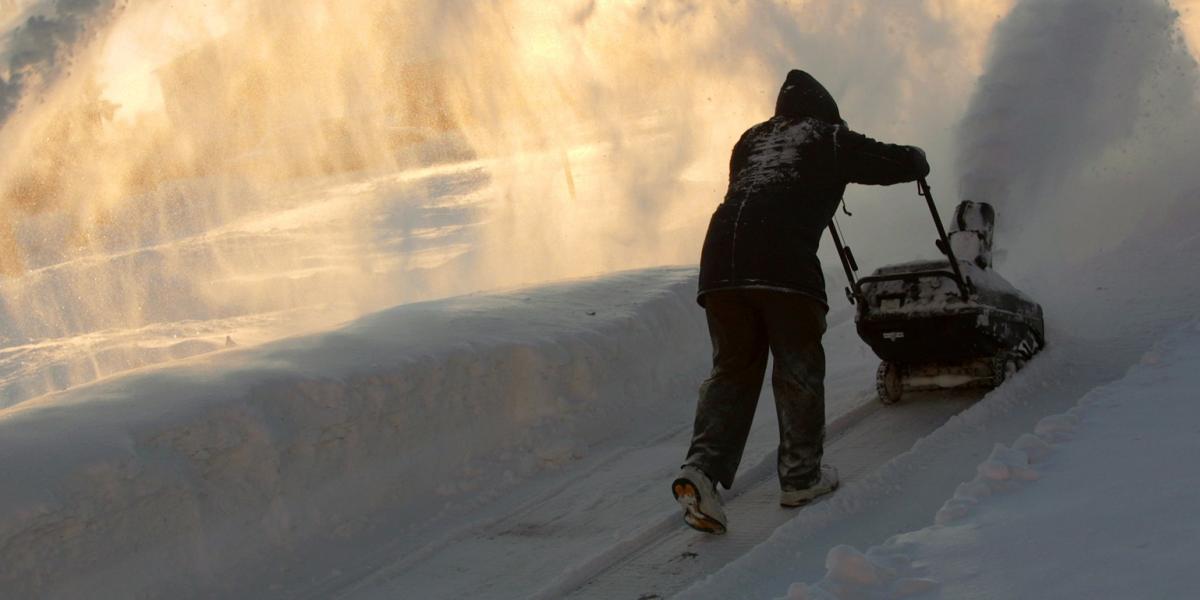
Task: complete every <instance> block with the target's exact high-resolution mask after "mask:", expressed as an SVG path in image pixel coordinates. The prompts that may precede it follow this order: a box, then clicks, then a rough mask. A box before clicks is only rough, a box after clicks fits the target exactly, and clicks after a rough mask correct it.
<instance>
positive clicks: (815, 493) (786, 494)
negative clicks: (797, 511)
mask: <svg viewBox="0 0 1200 600" xmlns="http://www.w3.org/2000/svg"><path fill="white" fill-rule="evenodd" d="M837 486H838V472H837V469H836V468H834V466H833V465H821V478H820V479H818V480H817V482H816V483H814V484H812V485H810V486H808V487H806V488H804V489H800V490H796V489H791V488H786V487H785V488H783V493H782V494H780V496H779V505H780V506H782V507H784V508H796V507H797V506H804V505H805V504H808V503H809V502H812V501H813V500H815V499H817V498H819V497H821V496H824V495H825V494H828V493H830V492H832V491H833V490H836V489H837Z"/></svg>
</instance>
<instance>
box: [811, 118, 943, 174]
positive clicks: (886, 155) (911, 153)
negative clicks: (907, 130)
mask: <svg viewBox="0 0 1200 600" xmlns="http://www.w3.org/2000/svg"><path fill="white" fill-rule="evenodd" d="M834 139H835V144H836V146H837V162H838V168H839V169H840V171H841V173H842V178H843V179H845V180H846V181H847V182H850V183H863V184H867V185H892V184H894V183H903V182H906V181H915V180H917V179H920V178H922V177H924V176H926V175H928V174H929V163H928V162H927V161H926V160H925V152H924V151H922V150H921V149H920V148H917V147H916V146H898V145H896V144H885V143H883V142H878V141H875V140H873V139H871V138H869V137H867V136H865V135H863V134H861V133H856V132H854V131H851V130H850V129H847V128H846V127H838V128H837V130H836V131H834Z"/></svg>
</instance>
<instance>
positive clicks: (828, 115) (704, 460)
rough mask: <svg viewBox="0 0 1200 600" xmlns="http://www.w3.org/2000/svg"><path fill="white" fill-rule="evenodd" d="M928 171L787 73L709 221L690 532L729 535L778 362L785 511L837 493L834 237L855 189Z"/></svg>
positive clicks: (686, 487) (908, 151)
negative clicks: (828, 238)
mask: <svg viewBox="0 0 1200 600" xmlns="http://www.w3.org/2000/svg"><path fill="white" fill-rule="evenodd" d="M928 173H929V164H928V162H926V159H925V153H924V152H923V151H922V150H921V149H920V148H916V147H914V146H898V145H892V144H884V143H881V142H877V141H875V140H873V139H870V138H868V137H866V136H864V135H862V134H860V133H856V132H854V131H851V130H850V128H849V127H848V126H847V125H846V123H845V121H843V120H842V117H841V114H840V113H839V111H838V106H837V103H836V102H835V101H834V99H833V96H831V95H830V94H829V92H828V91H827V90H826V89H825V88H824V87H823V86H822V85H821V84H820V83H819V82H817V80H816V79H814V78H813V77H812V76H811V75H809V74H808V73H806V72H804V71H800V70H792V71H790V72H789V73H788V75H787V79H786V81H784V83H783V87H782V89H780V91H779V97H778V100H777V101H776V104H775V116H773V117H771V118H770V119H769V120H767V121H765V122H763V123H759V124H758V125H755V126H753V127H751V128H750V129H748V130H747V131H746V132H745V133H744V134H742V137H741V139H739V140H738V142H737V145H735V146H734V147H733V155H732V157H731V158H730V161H729V188H728V191H727V192H726V194H725V199H724V201H723V202H722V203H721V204H720V206H718V207H717V209H716V211H715V212H714V213H713V215H712V219H711V221H710V222H709V226H708V233H707V235H706V236H705V239H704V247H703V250H702V252H701V257H700V289H699V293H698V295H697V301H698V302H699V303H700V305H701V306H702V307H704V311H705V315H706V318H707V320H708V330H709V335H710V337H711V338H712V346H713V367H712V373H711V376H710V377H709V378H708V379H707V380H706V381H705V382H704V383H703V385H701V387H700V399H699V403H698V405H697V408H696V419H695V426H694V430H693V435H692V441H691V447H690V448H688V452H687V458H686V460H685V461H684V465H683V467H682V471H681V472H680V474H679V476H678V478H677V479H675V481H674V482H673V483H672V486H671V487H672V493H673V494H674V496H675V498H676V500H677V501H678V502H679V504H680V505H681V506H682V508H683V511H684V518H685V520H686V521H687V523H688V524H689V525H691V526H692V527H693V528H695V529H698V530H700V531H704V532H708V533H724V532H725V530H726V525H727V520H726V517H725V513H724V508H723V506H722V503H721V498H720V495H719V494H718V492H717V490H716V484H717V483H720V484H721V485H722V486H724V487H725V489H729V488H730V487H732V485H733V478H734V474H735V473H736V472H737V467H738V462H739V461H740V460H741V458H742V451H743V449H744V448H745V445H746V438H747V437H748V436H749V434H750V423H751V421H752V419H753V417H754V409H755V406H756V405H757V404H758V396H759V392H760V391H761V389H762V383H763V377H764V373H765V370H766V365H767V354H768V351H769V352H770V354H771V356H773V357H774V368H773V370H772V373H771V387H772V389H773V391H774V394H775V410H776V415H777V417H778V420H779V455H778V460H777V469H778V474H779V483H780V487H781V488H782V493H781V496H780V504H781V505H782V506H785V507H796V506H801V505H804V504H806V503H808V502H810V501H812V500H813V499H815V498H817V497H819V496H821V495H824V494H828V493H830V492H832V491H833V490H834V489H835V488H836V487H837V485H838V476H837V471H836V470H835V469H834V468H833V467H832V466H831V465H822V463H821V460H822V455H823V452H824V449H823V445H824V438H825V389H824V380H825V352H824V349H823V347H822V346H821V336H822V335H823V334H824V333H825V313H826V312H828V310H829V308H828V305H827V300H826V296H825V279H824V276H823V274H822V271H821V263H820V261H819V260H818V258H817V246H818V245H819V243H820V240H821V235H822V233H823V232H824V231H825V229H826V228H827V227H828V226H829V222H830V220H831V219H832V218H833V215H834V212H835V210H836V209H837V207H838V205H839V203H840V202H841V200H842V195H843V193H844V192H845V189H846V185H847V184H849V183H860V184H869V185H891V184H896V183H901V182H906V181H914V180H916V179H919V178H921V177H924V176H925V175H927V174H928Z"/></svg>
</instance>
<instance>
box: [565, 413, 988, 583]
mask: <svg viewBox="0 0 1200 600" xmlns="http://www.w3.org/2000/svg"><path fill="white" fill-rule="evenodd" d="M979 395H980V394H979V393H975V392H970V391H963V392H959V393H955V394H941V395H938V396H932V395H930V396H929V397H926V398H923V399H922V400H920V401H917V402H912V403H909V404H905V405H899V406H894V407H888V408H882V407H877V405H876V404H874V403H872V404H868V405H865V406H863V407H862V408H860V409H859V410H856V411H853V412H851V413H849V414H847V415H845V416H844V417H843V418H841V419H838V420H836V421H834V422H833V423H831V424H830V426H829V441H828V442H827V446H826V457H827V460H828V462H830V463H832V464H834V465H836V466H837V467H838V469H839V471H840V473H841V476H842V481H843V483H844V484H848V483H852V482H855V481H858V480H860V479H862V478H863V477H866V476H867V475H869V474H871V473H872V472H874V471H875V469H877V468H878V467H879V466H880V465H882V464H883V463H885V462H887V460H888V459H890V458H892V457H893V456H896V455H897V454H900V453H903V452H905V451H906V450H908V449H909V448H910V447H911V446H912V444H913V443H914V442H915V441H916V440H917V439H919V438H920V437H922V436H924V435H927V434H928V433H930V432H931V431H933V430H934V429H936V428H938V427H940V426H941V425H942V424H943V423H945V422H946V419H948V418H950V417H951V416H952V415H954V414H956V413H958V412H959V411H961V410H962V409H964V408H966V407H967V406H969V405H970V404H971V403H972V402H974V401H975V400H977V399H978V397H979ZM774 458H775V457H774V454H773V453H772V454H768V455H767V456H764V457H763V458H762V459H761V460H760V461H759V463H758V465H757V466H756V467H755V468H754V469H752V470H751V471H750V472H748V473H745V474H744V476H743V479H742V481H741V485H739V486H738V488H737V489H735V490H732V492H733V493H734V494H736V495H733V496H732V497H731V498H727V499H726V507H727V512H728V514H729V518H730V525H731V527H730V531H729V534H728V535H726V536H723V537H712V536H706V535H702V534H699V533H696V532H694V531H692V530H691V529H689V528H687V527H684V526H682V524H681V523H680V521H679V518H678V515H677V514H675V512H674V511H672V512H671V515H670V518H669V519H668V521H667V523H666V525H667V527H665V529H666V530H667V535H665V536H658V535H655V536H654V537H653V538H652V539H651V540H650V543H649V544H647V545H645V546H643V547H641V548H638V549H636V550H635V551H633V552H630V553H629V554H628V555H626V556H624V557H623V559H622V560H620V561H619V562H617V563H616V564H614V565H612V566H611V567H609V568H607V569H605V570H604V571H603V572H601V573H599V574H598V575H596V576H595V577H592V578H590V579H589V580H588V581H587V582H586V584H584V585H583V586H581V587H580V588H578V589H577V590H575V591H574V592H573V593H571V594H570V595H569V596H567V597H569V598H579V599H585V598H629V599H631V600H632V599H635V598H646V599H649V598H667V597H669V596H671V595H672V594H674V593H676V592H678V591H679V590H681V589H683V588H684V587H687V585H689V584H690V583H691V582H693V581H695V580H697V579H700V578H701V577H703V576H705V575H706V574H708V573H712V572H714V571H716V570H717V569H719V568H721V567H722V566H724V565H725V564H727V563H729V562H731V561H733V560H734V559H736V558H738V557H739V556H741V555H743V554H745V553H746V552H748V551H749V550H750V549H752V548H753V547H754V546H757V545H758V544H760V543H762V542H763V541H764V540H766V539H767V538H768V537H769V536H770V535H771V533H772V532H774V531H775V529H776V528H778V527H779V526H780V525H783V524H784V523H786V522H788V521H792V520H803V519H805V517H806V515H807V514H808V513H806V512H805V511H804V510H803V509H801V510H787V509H783V508H780V507H779V504H778V498H779V487H778V483H777V481H776V479H775V469H774V466H775V462H774ZM726 496H730V494H728V493H727V494H726ZM655 533H657V532H655Z"/></svg>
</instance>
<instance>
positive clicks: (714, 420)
mask: <svg viewBox="0 0 1200 600" xmlns="http://www.w3.org/2000/svg"><path fill="white" fill-rule="evenodd" d="M705 307H706V308H705V313H706V315H707V317H708V331H709V335H710V336H711V337H712V345H713V369H712V374H711V376H710V377H709V378H708V379H707V380H706V381H705V382H704V383H703V384H702V385H701V386H700V402H699V404H698V406H697V407H696V421H695V427H694V429H693V434H692V444H691V447H690V448H689V449H688V453H687V460H686V461H685V462H684V466H691V467H696V468H698V469H700V470H701V471H703V472H704V473H705V475H707V476H708V477H709V478H711V479H712V480H713V481H716V482H720V483H721V484H722V485H724V486H725V488H726V489H729V488H730V487H731V486H733V477H734V475H735V474H736V473H737V467H738V463H739V462H740V461H741V459H742V451H743V450H744V449H745V447H746V438H747V437H748V436H749V435H750V423H751V421H753V420H754V409H755V407H756V405H757V404H758V395H759V392H760V391H761V390H762V382H763V374H764V373H765V372H766V368H767V351H768V345H767V332H766V328H765V324H764V322H763V319H762V315H760V314H759V313H758V311H757V310H756V309H755V308H754V306H753V304H752V303H751V302H750V301H749V299H748V296H747V292H746V291H744V290H728V291H720V292H711V293H709V294H708V295H707V296H706V298H705Z"/></svg>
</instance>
